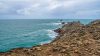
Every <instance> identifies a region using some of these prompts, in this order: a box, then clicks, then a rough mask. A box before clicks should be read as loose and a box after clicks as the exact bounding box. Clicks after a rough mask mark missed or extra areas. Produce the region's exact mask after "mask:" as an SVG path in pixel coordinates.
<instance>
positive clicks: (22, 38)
mask: <svg viewBox="0 0 100 56" xmlns="http://www.w3.org/2000/svg"><path fill="white" fill-rule="evenodd" d="M63 21H65V22H71V21H80V22H81V23H83V24H88V23H89V22H91V21H93V19H64V20H63ZM59 24H60V22H59V19H9V20H8V19H5V20H0V52H6V51H9V50H11V49H13V48H21V47H32V46H36V45H41V44H45V43H49V42H51V41H52V40H54V39H55V36H57V33H55V32H54V31H53V30H54V29H57V28H58V27H59Z"/></svg>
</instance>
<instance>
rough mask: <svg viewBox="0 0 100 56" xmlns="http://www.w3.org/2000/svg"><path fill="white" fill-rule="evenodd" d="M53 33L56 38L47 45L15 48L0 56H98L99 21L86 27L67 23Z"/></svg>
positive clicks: (99, 43) (99, 48)
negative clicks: (56, 34)
mask: <svg viewBox="0 0 100 56" xmlns="http://www.w3.org/2000/svg"><path fill="white" fill-rule="evenodd" d="M54 31H55V32H57V33H58V36H57V37H56V39H55V40H54V41H52V42H51V43H49V44H44V45H40V46H36V47H32V48H17V49H13V50H11V51H9V52H6V53H0V56H100V20H95V21H93V22H91V23H89V24H87V25H84V24H81V23H80V22H79V21H78V22H68V23H67V24H65V25H64V26H63V27H62V28H59V29H56V30H54Z"/></svg>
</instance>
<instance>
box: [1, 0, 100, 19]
mask: <svg viewBox="0 0 100 56" xmlns="http://www.w3.org/2000/svg"><path fill="white" fill-rule="evenodd" d="M99 3H100V1H99V0H0V15H3V16H4V15H19V16H25V17H28V16H30V17H32V16H33V17H32V18H41V17H43V18H45V17H48V18H56V17H59V18H77V16H78V17H80V18H81V17H83V16H84V17H93V16H94V17H95V16H99V10H100V8H99V6H100V4H99ZM84 14H85V15H84ZM98 18H99V17H98Z"/></svg>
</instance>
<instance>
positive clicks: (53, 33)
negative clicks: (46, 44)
mask: <svg viewBox="0 0 100 56" xmlns="http://www.w3.org/2000/svg"><path fill="white" fill-rule="evenodd" d="M47 32H48V34H47V35H48V36H49V37H51V38H56V36H57V33H55V32H54V31H53V30H47Z"/></svg>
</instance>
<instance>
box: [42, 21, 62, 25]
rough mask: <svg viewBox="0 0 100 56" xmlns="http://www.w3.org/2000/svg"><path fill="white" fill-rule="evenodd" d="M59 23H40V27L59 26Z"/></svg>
mask: <svg viewBox="0 0 100 56" xmlns="http://www.w3.org/2000/svg"><path fill="white" fill-rule="evenodd" d="M60 24H61V23H58V22H57V23H42V24H41V25H60Z"/></svg>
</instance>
